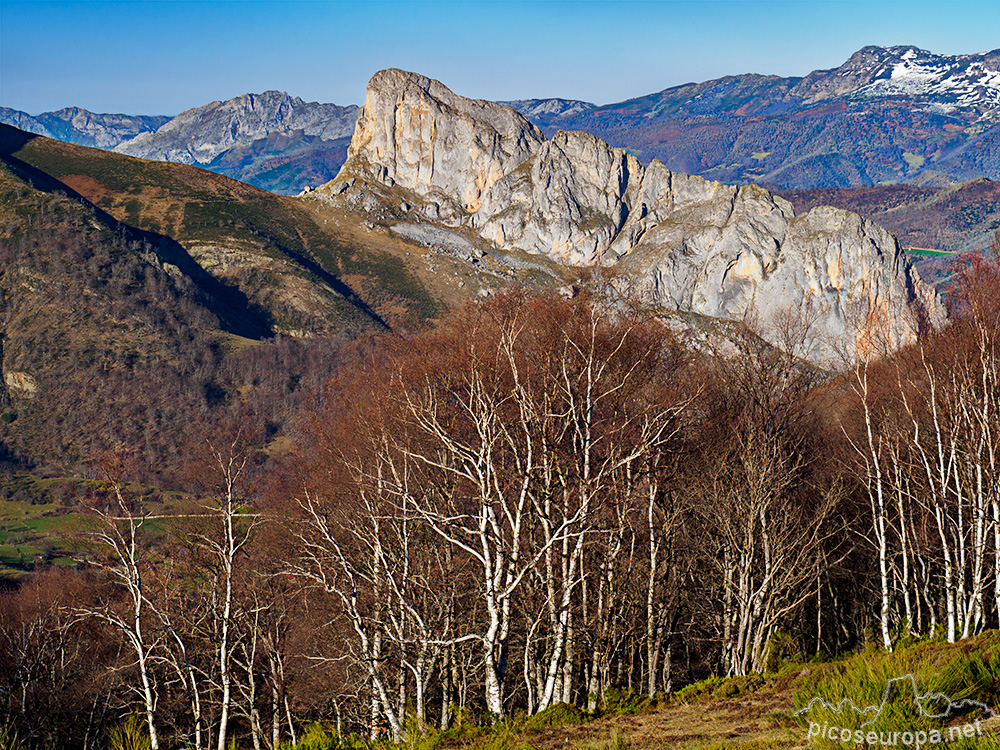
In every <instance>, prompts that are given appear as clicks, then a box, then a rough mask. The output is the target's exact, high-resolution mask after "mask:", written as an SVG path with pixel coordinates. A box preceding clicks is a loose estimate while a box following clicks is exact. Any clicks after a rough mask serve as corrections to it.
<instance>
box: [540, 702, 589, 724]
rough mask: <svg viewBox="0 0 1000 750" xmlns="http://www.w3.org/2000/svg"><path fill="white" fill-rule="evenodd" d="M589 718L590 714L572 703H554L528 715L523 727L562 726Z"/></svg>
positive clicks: (579, 722)
mask: <svg viewBox="0 0 1000 750" xmlns="http://www.w3.org/2000/svg"><path fill="white" fill-rule="evenodd" d="M589 718H590V714H588V713H587V712H586V711H584V710H583V709H582V708H580V707H579V706H574V705H573V704H572V703H555V704H553V705H551V706H549V707H548V708H546V709H545V710H544V711H539V712H538V713H537V714H535V715H534V716H530V717H528V719H527V721H525V722H524V728H525V729H527V730H529V731H537V730H539V729H544V728H546V727H564V726H568V725H571V724H582V723H583V722H585V721H587V720H588V719H589Z"/></svg>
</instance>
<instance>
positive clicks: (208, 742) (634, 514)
mask: <svg viewBox="0 0 1000 750" xmlns="http://www.w3.org/2000/svg"><path fill="white" fill-rule="evenodd" d="M957 278H958V285H957V286H956V287H955V288H954V290H953V293H952V295H951V300H952V314H953V322H952V324H951V325H950V326H949V327H948V328H946V329H945V330H943V331H941V332H939V333H934V334H930V335H928V336H927V337H926V338H925V339H923V340H922V341H921V342H920V343H919V344H918V345H915V346H913V347H910V348H908V349H906V350H904V351H901V352H898V353H896V354H885V355H881V354H880V353H879V352H878V347H877V343H878V342H872V344H873V346H872V349H871V356H870V358H869V359H867V360H864V361H861V362H860V363H856V364H855V365H853V366H851V367H849V368H845V369H844V370H842V371H840V372H829V371H820V370H817V369H815V368H814V367H811V366H808V365H804V364H802V363H801V362H800V361H799V360H798V359H797V358H796V356H795V352H794V343H795V341H796V340H802V339H801V337H802V336H803V329H802V327H801V326H803V325H807V324H806V323H804V322H803V321H801V320H799V321H797V322H796V323H797V324H796V325H792V323H793V322H795V321H792V320H791V319H789V327H788V332H787V333H788V336H789V338H788V344H789V345H788V351H782V350H779V349H777V348H774V347H772V346H770V345H767V344H765V343H764V342H763V341H762V339H761V338H759V337H758V336H757V335H756V334H755V333H754V332H753V331H752V330H750V329H746V330H744V332H743V333H741V334H738V335H735V336H733V337H731V338H730V340H729V342H728V343H727V344H726V346H725V347H724V348H723V349H722V350H719V351H715V350H712V349H711V348H709V349H706V348H704V347H703V346H702V347H699V348H692V347H691V346H690V345H689V344H688V343H687V342H685V341H684V340H681V339H679V338H678V337H677V336H676V335H675V334H674V333H672V332H671V330H670V329H669V328H667V327H666V326H665V325H664V324H663V323H662V322H661V320H660V319H658V317H657V316H656V315H655V314H654V313H653V312H652V311H650V310H648V309H646V308H644V307H643V306H642V305H641V304H639V303H638V302H636V301H635V300H630V299H629V298H627V297H622V296H621V295H620V293H618V292H615V291H614V287H613V286H609V285H607V284H604V283H602V282H601V281H600V279H599V278H595V279H592V280H591V281H589V282H586V283H584V282H581V284H580V285H578V286H577V287H576V291H575V292H574V293H569V292H567V293H566V294H563V295H560V294H555V293H549V292H537V291H529V290H525V289H512V290H510V291H507V292H505V293H503V294H500V295H498V296H495V297H493V298H491V299H489V300H486V301H480V302H470V303H468V304H466V305H464V306H462V307H459V308H458V309H456V310H454V311H452V312H449V313H447V314H445V315H444V316H443V317H441V319H440V320H439V322H438V323H437V324H436V325H435V326H433V327H430V328H427V329H422V330H413V331H412V332H409V333H401V332H397V333H391V334H384V335H382V336H379V337H376V338H366V339H364V340H359V341H357V342H355V343H352V344H343V345H341V346H340V347H339V348H338V349H337V350H336V353H335V354H333V353H331V354H333V356H334V358H335V361H336V362H337V367H336V370H335V371H333V372H332V377H330V378H329V379H325V378H323V379H320V378H315V379H313V380H312V381H311V383H310V384H309V385H310V393H311V395H310V396H309V398H307V399H300V400H298V401H294V400H293V401H289V402H288V408H289V409H290V410H291V411H292V412H293V413H294V415H295V416H294V419H293V420H292V422H291V423H292V424H294V427H291V428H289V432H288V438H287V439H286V440H284V441H283V442H282V446H281V450H280V451H276V450H275V448H276V445H275V443H274V440H273V439H272V438H273V435H269V434H268V429H267V425H266V423H262V422H261V420H260V417H261V416H262V415H261V414H260V413H255V411H254V408H253V407H254V404H255V399H254V398H252V397H248V398H245V399H243V400H242V402H241V403H239V404H235V403H234V404H232V405H231V408H228V409H223V410H220V411H216V412H213V416H212V418H211V419H209V420H207V421H206V422H204V423H202V424H201V425H200V426H199V427H198V429H197V430H196V431H195V434H194V435H193V438H194V439H192V440H190V441H188V442H185V443H178V453H177V454H176V455H175V456H173V457H169V458H167V459H166V461H167V462H168V463H170V464H172V465H174V466H175V467H177V469H178V472H177V479H176V480H174V481H175V482H176V483H177V484H176V485H175V486H178V487H181V488H182V489H183V492H180V493H178V494H177V495H175V496H173V497H172V498H171V499H169V501H168V500H165V499H164V498H163V497H162V496H159V495H156V494H155V493H154V492H153V491H152V490H151V488H150V487H149V485H148V484H146V485H143V484H138V483H136V482H135V481H133V478H134V477H135V472H136V469H137V467H138V466H139V465H140V464H139V463H137V461H136V459H137V456H138V454H139V453H141V451H137V450H136V449H137V448H138V447H140V446H137V445H136V441H135V440H134V439H133V438H131V437H130V436H127V435H125V436H123V439H122V440H120V441H119V442H118V444H117V446H116V447H114V448H113V449H112V450H110V451H107V452H105V453H104V454H103V456H102V457H101V458H100V460H99V461H97V462H96V463H95V464H94V469H93V471H94V475H95V476H96V477H98V480H99V481H97V482H95V484H94V485H93V486H92V487H91V489H90V491H89V498H88V499H87V500H86V501H85V502H83V501H81V505H79V506H77V508H76V512H80V513H84V512H85V513H86V514H87V517H88V519H89V520H88V521H87V526H86V529H87V532H86V533H85V534H80V535H78V536H79V540H80V544H79V546H78V548H77V552H76V553H75V559H76V560H77V561H78V563H77V569H76V570H75V571H59V572H56V571H54V570H44V569H40V570H39V571H38V572H36V573H35V575H34V576H33V577H32V578H31V579H30V580H29V581H28V582H26V583H24V584H23V585H21V586H20V587H19V588H16V589H12V590H10V591H8V592H7V593H5V594H4V595H3V597H4V599H3V607H2V611H3V612H4V617H5V621H4V627H3V629H2V632H3V637H4V640H3V644H2V649H3V650H2V656H0V658H2V659H3V660H4V662H3V663H4V664H5V665H6V667H5V669H4V670H3V671H2V675H3V677H2V679H3V680H4V683H5V684H4V685H3V690H2V691H0V695H2V696H3V698H2V700H3V711H4V714H3V717H4V721H5V722H6V724H7V726H8V727H9V728H10V729H9V731H10V732H13V733H16V736H17V737H18V739H19V741H20V742H21V744H22V746H24V747H32V748H34V747H39V748H43V747H53V746H59V747H67V748H68V747H94V746H101V745H100V743H101V742H103V739H99V738H104V737H105V736H106V734H105V733H106V732H107V730H108V729H109V728H111V727H114V726H117V725H118V724H119V722H121V721H123V720H124V719H125V717H127V716H129V715H130V714H133V713H134V714H136V715H137V716H138V719H137V722H138V723H137V724H133V725H132V730H133V731H134V732H138V733H139V734H144V735H145V736H147V737H154V738H155V739H154V741H153V746H158V747H198V748H201V747H208V746H213V747H214V746H217V745H218V744H219V742H223V743H224V742H228V741H229V740H230V739H234V740H236V741H237V742H241V743H243V744H244V745H245V746H249V745H250V744H251V743H252V742H253V743H257V746H260V747H278V746H279V745H280V744H281V743H282V742H286V741H291V740H293V739H297V738H301V737H302V732H303V731H304V729H305V728H306V726H307V725H308V724H309V722H311V721H313V720H316V719H326V720H328V721H329V722H331V724H330V726H331V727H335V728H336V729H335V730H333V731H335V732H336V731H340V732H342V733H343V736H346V735H347V734H348V733H350V732H355V733H357V734H358V735H359V736H360V737H368V738H370V739H372V740H374V739H376V738H382V739H388V740H395V741H401V740H403V739H405V738H407V737H409V738H410V740H411V741H414V738H415V737H417V736H419V735H420V734H421V733H422V732H423V731H424V730H423V729H422V727H449V726H456V725H461V726H468V722H470V721H478V722H487V723H489V721H491V720H490V719H489V717H490V716H494V717H496V716H500V715H505V716H509V715H513V714H521V713H527V714H529V715H530V714H535V713H538V712H541V711H543V710H545V709H547V708H549V707H551V706H554V705H556V704H558V703H572V704H576V705H577V706H578V707H579V708H580V709H584V710H586V711H591V712H600V711H601V710H612V707H613V706H614V705H617V704H614V702H613V701H615V700H619V699H618V698H613V697H612V696H616V695H620V694H621V691H631V693H632V694H638V695H648V696H664V695H666V694H669V693H671V692H672V691H676V690H678V689H680V688H682V687H683V686H685V685H687V684H690V683H692V682H694V681H696V680H699V679H701V678H704V677H707V676H711V675H719V676H726V675H731V676H740V675H751V674H754V673H760V672H762V671H765V670H767V669H771V668H773V665H774V664H777V663H780V661H781V659H783V658H798V659H802V658H810V657H816V658H820V659H822V658H825V657H827V656H829V655H834V654H841V653H844V652H849V651H851V650H853V649H858V648H862V647H864V646H866V645H870V646H873V647H876V648H881V649H889V648H891V647H892V646H893V645H894V644H896V643H902V642H905V641H907V640H909V639H912V638H914V637H926V636H937V637H940V638H943V639H944V640H948V641H956V640H960V639H963V638H968V637H969V636H971V635H972V634H973V633H976V632H978V631H980V630H982V629H983V628H995V627H996V626H997V624H998V622H1000V619H998V618H1000V598H998V595H997V591H1000V588H998V587H1000V576H998V570H997V562H996V561H997V560H998V559H1000V554H998V552H1000V550H998V546H997V540H998V539H1000V526H998V523H997V521H998V519H997V516H996V514H995V513H996V511H995V498H994V497H993V494H992V492H993V490H992V488H993V487H995V485H996V482H997V479H998V476H997V473H996V472H997V468H998V467H997V466H996V463H995V461H994V457H995V453H996V447H997V444H998V442H997V439H998V428H1000V423H998V421H997V419H998V418H997V414H998V410H997V407H998V406H1000V405H998V404H996V398H997V393H998V389H997V388H996V387H995V384H996V382H997V380H996V378H997V367H998V364H1000V349H998V343H1000V342H998V341H997V333H996V332H997V330H998V323H1000V305H998V303H997V299H996V295H995V294H994V293H993V290H995V288H996V284H997V283H998V281H1000V266H998V264H997V261H996V259H995V258H994V257H993V256H990V257H988V258H986V259H979V260H975V261H969V262H968V264H967V265H966V266H965V267H964V268H962V269H960V270H959V271H958V272H957ZM796 337H799V338H798V339H797V338H796ZM316 343H317V345H318V342H316ZM302 346H303V347H304V348H303V349H302V351H303V352H305V351H309V350H310V347H311V346H312V344H310V345H308V346H307V345H305V344H303V345H302ZM258 351H264V350H260V349H258ZM272 351H274V352H275V353H276V354H277V353H278V352H279V351H281V350H279V349H274V350H272ZM259 356H261V357H263V355H259ZM303 356H304V355H303ZM280 361H281V359H280V357H278V358H277V359H276V360H270V361H265V360H263V359H258V360H257V363H258V366H259V367H261V368H262V369H258V370H255V372H259V373H260V374H261V378H262V381H263V380H264V379H266V377H268V375H267V373H274V372H281V369H280V367H275V364H276V363H277V362H280ZM286 361H287V360H286ZM310 371H311V372H315V370H310ZM319 380H324V382H325V384H324V385H322V386H319V385H318V381H319ZM301 385H302V386H305V385H306V384H305V383H302V384H301ZM285 386H286V389H285V391H286V392H287V391H289V390H295V389H294V388H293V387H292V385H291V383H285ZM277 390H278V389H276V391H277ZM276 391H275V392H276ZM18 421H20V417H19V418H18ZM15 424H16V422H15ZM85 508H86V510H85ZM94 643H96V644H100V647H91V646H88V644H94ZM775 660H777V661H775ZM546 715H547V716H548V715H549V714H546ZM474 717H475V718H474ZM427 731H430V730H429V729H428V730H427ZM220 738H221V739H220ZM95 743H96V744H95ZM334 746H336V745H334Z"/></svg>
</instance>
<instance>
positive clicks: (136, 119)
mask: <svg viewBox="0 0 1000 750" xmlns="http://www.w3.org/2000/svg"><path fill="white" fill-rule="evenodd" d="M169 119H170V118H169V117H166V116H164V115H123V114H99V113H97V112H90V111H88V110H86V109H82V108H80V107H66V108H64V109H60V110H57V111H55V112H43V113H42V114H40V115H35V116H32V115H29V114H28V113H27V112H21V111H19V110H16V109H10V108H9V107H0V123H3V124H4V125H12V126H14V127H15V128H19V129H20V130H24V131H26V132H28V133H34V134H36V135H44V136H45V137H46V138H57V139H59V140H60V141H66V142H67V143H75V144H77V145H80V146H93V147H95V148H103V149H112V148H114V147H115V146H117V145H118V144H119V143H122V142H123V141H126V140H128V139H130V138H134V137H135V136H137V135H139V134H140V133H146V132H150V131H153V130H156V129H157V128H159V127H160V126H161V125H163V124H164V123H165V122H167V121H168V120H169Z"/></svg>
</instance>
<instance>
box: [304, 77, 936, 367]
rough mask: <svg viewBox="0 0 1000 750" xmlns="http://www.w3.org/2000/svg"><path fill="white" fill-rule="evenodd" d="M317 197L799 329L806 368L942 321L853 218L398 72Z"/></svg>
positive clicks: (880, 237)
mask: <svg viewBox="0 0 1000 750" xmlns="http://www.w3.org/2000/svg"><path fill="white" fill-rule="evenodd" d="M317 192H318V193H319V194H320V195H321V196H327V197H328V198H330V199H331V200H345V201H347V202H348V203H350V204H352V205H355V206H364V207H366V208H368V209H369V210H371V208H372V206H374V205H376V204H380V205H384V204H385V203H386V201H396V202H397V203H398V205H405V206H406V210H408V211H410V213H409V215H410V216H411V217H412V216H422V217H424V220H427V219H431V220H436V221H438V222H440V223H441V224H444V225H446V226H450V227H462V228H464V229H465V230H473V231H474V232H475V233H476V234H478V235H479V236H480V237H481V238H483V239H484V240H487V241H489V242H490V243H492V244H493V245H494V246H496V247H499V248H509V249H510V248H512V249H517V250H522V251H525V252H528V253H533V254H537V255H543V256H546V257H548V258H550V259H553V260H556V261H558V262H561V263H563V264H567V265H574V266H585V265H596V264H601V265H604V266H611V265H614V266H616V267H618V268H620V269H621V270H623V271H625V272H627V274H628V275H629V276H631V277H632V278H633V279H634V280H635V281H636V282H637V283H638V284H639V285H640V286H641V287H642V288H644V289H645V290H646V291H647V292H648V293H649V294H650V295H651V296H652V297H653V298H654V299H655V300H656V301H657V302H659V303H660V304H662V305H664V306H667V307H670V308H673V309H676V310H680V311H689V312H694V313H700V314H703V315H708V316H712V317H721V318H728V319H740V318H744V317H746V316H748V315H752V316H756V317H757V318H758V319H759V321H760V322H761V324H762V325H763V326H764V328H765V329H773V326H774V325H775V324H776V321H778V320H779V319H780V320H783V321H786V322H787V320H788V319H789V314H790V311H791V313H792V314H798V315H800V316H806V317H808V318H809V321H810V323H811V325H812V327H813V329H814V333H813V339H814V344H813V346H812V351H811V352H810V354H811V356H812V357H813V358H814V359H817V360H818V359H824V358H830V357H832V356H833V355H834V354H835V353H838V352H846V353H847V354H849V355H854V354H857V353H863V352H864V351H865V350H866V349H867V348H869V347H872V346H882V345H891V346H899V345H901V344H903V343H905V342H906V341H908V340H910V339H912V337H913V336H914V335H915V333H916V331H917V328H918V326H919V325H923V324H925V323H928V322H929V323H930V324H931V325H933V324H936V323H939V322H940V321H941V320H943V317H944V310H943V307H942V305H941V303H940V301H939V300H938V298H937V296H936V294H935V293H934V292H933V290H932V289H930V288H929V287H927V286H926V285H925V284H924V283H923V282H922V281H921V280H920V278H919V276H918V275H917V274H916V273H915V272H914V271H913V270H912V269H911V267H910V265H909V262H908V260H907V258H906V256H905V253H903V251H902V250H901V249H900V248H899V245H898V243H897V242H896V240H895V238H894V237H893V236H892V235H890V234H889V233H888V232H886V231H885V230H884V229H882V228H881V227H879V226H878V225H876V224H873V223H872V222H870V221H866V220H864V219H862V218H861V217H859V216H857V215H856V214H852V213H849V212H847V211H842V210H838V209H833V208H829V207H819V208H816V209H813V210H812V211H810V212H809V213H807V214H805V215H802V216H796V215H795V213H794V210H793V208H792V205H791V203H789V202H788V201H786V200H784V199H783V198H780V197H776V196H774V195H772V194H771V193H769V192H768V191H766V190H764V189H763V188H760V187H757V186H753V185H751V186H743V187H735V186H732V185H725V184H722V183H718V182H711V181H708V180H705V179H703V178H700V177H695V176H691V175H686V174H681V173H675V172H671V171H670V170H668V169H667V168H666V167H664V166H663V165H662V164H661V163H659V162H658V161H655V160H654V161H653V162H652V163H651V164H650V165H649V166H645V167H644V166H643V165H642V164H641V163H640V162H639V161H638V160H637V159H636V158H635V157H634V156H632V155H631V154H629V153H627V152H625V151H624V150H622V149H619V148H613V147H611V146H609V145H608V144H606V143H604V142H603V141H601V140H599V139H597V138H596V137H594V136H591V135H587V134H586V133H581V132H559V133H556V134H555V135H554V136H553V138H552V139H551V140H546V139H545V138H544V137H543V135H542V134H541V132H540V131H539V130H538V129H537V128H536V127H535V126H534V125H532V124H531V123H530V122H528V121H527V120H526V119H525V118H524V117H523V116H522V115H520V114H519V113H518V112H516V111H515V110H513V109H512V108H509V107H505V106H503V105H499V104H496V103H492V102H485V101H479V100H471V99H466V98H464V97H461V96H458V95H456V94H454V93H453V92H451V91H450V90H449V89H448V88H446V87H445V86H444V85H443V84H441V83H439V82H437V81H434V80H431V79H429V78H425V77H423V76H419V75H416V74H413V73H406V72H404V71H400V70H386V71H382V72H380V73H377V74H376V75H375V76H374V77H373V78H372V80H371V82H370V83H369V86H368V91H367V95H366V99H365V105H364V107H363V108H362V110H361V111H360V113H359V115H358V120H357V125H356V128H355V131H354V136H353V139H352V141H351V146H350V149H349V151H348V158H347V162H346V163H345V165H344V167H343V169H342V170H341V172H340V174H339V175H338V177H337V179H336V180H334V181H333V182H331V183H328V184H327V185H325V186H323V187H322V188H320V189H319V191H317ZM334 196H337V197H334ZM411 205H412V210H411ZM806 311H807V312H806ZM774 338H775V339H777V338H778V336H777V335H775V336H774Z"/></svg>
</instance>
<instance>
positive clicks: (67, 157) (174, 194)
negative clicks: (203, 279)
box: [0, 126, 439, 335]
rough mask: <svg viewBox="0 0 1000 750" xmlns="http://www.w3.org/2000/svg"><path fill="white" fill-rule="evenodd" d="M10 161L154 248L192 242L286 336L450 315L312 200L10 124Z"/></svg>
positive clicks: (4, 150)
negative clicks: (354, 242)
mask: <svg viewBox="0 0 1000 750" xmlns="http://www.w3.org/2000/svg"><path fill="white" fill-rule="evenodd" d="M0 159H2V160H3V161H4V162H5V163H6V164H7V165H8V166H10V167H12V168H13V170H14V171H15V172H16V173H17V174H18V176H20V177H22V178H24V179H27V180H30V181H31V182H32V183H34V184H35V185H36V186H38V187H40V188H41V189H43V190H46V191H57V190H58V191H62V192H64V193H66V194H68V195H69V196H70V197H71V198H77V199H79V200H81V201H84V202H86V203H88V204H91V205H93V206H95V207H96V208H97V209H98V210H99V211H101V212H106V213H107V215H108V216H109V217H110V219H111V220H113V221H114V222H120V223H121V224H124V225H126V226H127V227H130V228H133V229H135V230H139V232H140V233H141V235H142V236H143V237H144V238H147V239H149V240H151V241H152V242H153V243H154V244H156V243H160V244H171V243H176V244H178V245H180V246H181V247H182V248H184V249H185V250H186V251H188V253H189V254H190V255H191V256H192V257H193V258H194V259H195V260H197V261H198V263H199V264H200V265H202V266H203V267H204V268H205V269H206V270H208V271H209V273H211V274H212V275H213V276H215V277H216V278H217V279H218V280H219V281H221V282H223V283H225V284H228V285H230V286H234V287H237V288H238V289H239V291H240V292H242V293H243V294H245V295H246V297H248V298H249V300H250V302H251V303H252V304H253V305H256V306H257V307H259V308H260V309H262V310H264V311H266V312H267V313H268V314H269V318H270V321H271V322H272V323H273V324H274V327H275V328H276V329H278V330H303V329H304V330H308V331H312V332H324V333H328V332H346V333H348V334H349V335H350V334H353V333H357V332H360V331H362V330H371V329H377V328H381V327H384V325H386V324H391V323H392V317H393V315H394V314H397V313H398V311H400V310H405V311H406V312H407V313H408V314H409V315H416V316H417V317H419V318H426V317H428V316H431V315H433V314H434V313H435V312H436V311H437V310H438V309H439V305H438V301H437V299H435V297H434V295H433V294H432V293H431V292H429V291H428V290H427V289H426V288H425V287H424V286H423V285H422V284H421V283H420V282H419V281H418V280H417V279H416V278H415V276H414V274H413V272H412V271H411V269H410V268H408V267H407V265H406V263H405V262H404V261H403V260H401V259H400V258H399V257H398V254H393V253H392V252H387V251H386V250H383V249H381V248H376V247H366V248H364V249H363V250H359V249H358V248H357V247H353V246H351V245H350V244H348V241H349V238H345V237H344V236H342V235H338V233H336V232H335V231H331V230H330V228H329V227H328V226H324V225H321V224H318V223H317V221H316V220H315V218H314V215H313V212H311V211H310V210H309V208H308V207H307V206H305V205H304V202H303V201H297V200H295V199H294V198H287V197H284V196H277V195H274V194H272V193H268V192H266V191H264V190H260V189H258V188H255V187H252V186H250V185H246V184H243V183H240V182H237V181H236V180H232V179H230V178H227V177H223V176H221V175H218V174H215V173H213V172H208V171H205V170H202V169H197V168H195V167H189V166H185V165H180V164H171V163H166V162H150V161H144V160H141V159H135V158H133V157H127V156H122V155H119V154H113V153H109V152H106V151H100V150H97V149H88V148H83V147H80V146H73V145H70V144H66V143H62V142H59V141H52V140H49V139H46V138H39V137H26V136H25V134H22V133H20V131H17V130H15V129H13V128H8V127H6V126H2V127H0ZM345 240H346V241H345ZM220 250H221V251H222V257H221V258H216V257H214V256H213V252H216V254H218V252H217V251H220ZM345 277H349V278H350V279H351V283H347V282H345V281H344V278H345Z"/></svg>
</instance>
